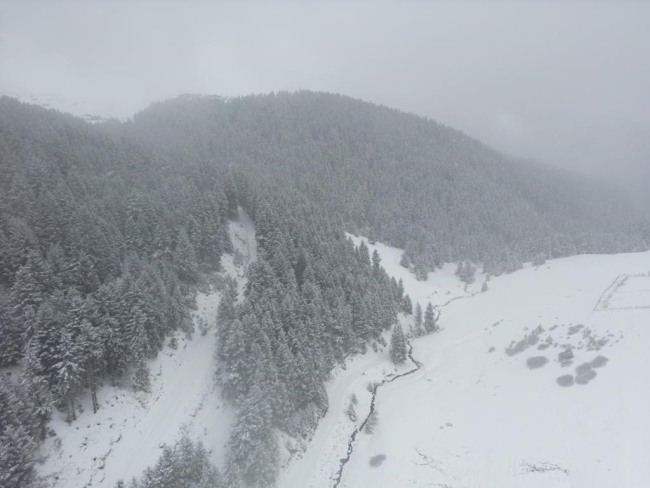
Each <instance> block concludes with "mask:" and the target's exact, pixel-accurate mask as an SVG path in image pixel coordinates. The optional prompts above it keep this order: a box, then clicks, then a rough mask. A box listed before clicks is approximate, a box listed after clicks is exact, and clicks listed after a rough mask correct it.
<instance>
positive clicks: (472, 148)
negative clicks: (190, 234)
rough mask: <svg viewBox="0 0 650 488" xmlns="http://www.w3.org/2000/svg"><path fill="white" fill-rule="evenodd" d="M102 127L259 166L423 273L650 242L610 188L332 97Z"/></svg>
mask: <svg viewBox="0 0 650 488" xmlns="http://www.w3.org/2000/svg"><path fill="white" fill-rule="evenodd" d="M111 130H114V131H116V133H119V134H121V135H123V136H127V137H132V138H134V139H135V140H138V141H142V142H144V143H145V144H146V145H148V146H149V147H150V148H152V149H153V150H156V151H159V152H160V153H161V154H164V155H165V156H166V157H170V158H172V160H174V161H186V162H187V161H194V162H196V161H202V162H208V161H213V162H214V161H220V162H221V164H225V165H234V166H236V167H238V168H248V171H255V172H262V173H263V174H264V175H265V177H266V178H267V179H268V180H270V181H273V182H275V183H276V184H277V185H279V186H282V187H284V188H295V189H297V190H298V191H300V192H301V193H302V194H303V195H305V197H306V198H308V199H309V200H310V201H312V202H314V203H315V204H317V205H318V206H319V208H321V209H322V211H323V212H327V213H330V214H332V215H336V216H338V217H339V218H340V219H341V221H342V223H343V224H344V225H345V226H346V227H347V228H348V230H349V231H355V232H359V233H361V234H363V235H367V236H369V237H371V238H375V239H378V240H381V241H383V242H387V243H390V244H392V245H394V246H397V247H400V248H402V249H406V251H407V254H408V255H409V257H410V258H411V260H412V261H413V263H414V264H415V265H417V267H418V268H420V271H421V274H422V272H423V271H424V270H433V269H434V267H435V266H436V265H439V264H440V263H442V262H450V261H459V260H470V261H473V262H478V263H484V264H485V265H486V266H487V268H488V269H489V270H490V272H492V273H499V272H502V271H509V270H513V269H516V268H517V267H519V266H520V264H521V262H525V261H531V260H538V261H541V260H543V259H544V258H546V257H559V256H567V255H572V254H577V253H593V252H599V253H611V252H621V251H632V250H641V249H645V248H646V246H647V243H646V242H645V241H647V240H648V238H649V235H650V234H649V232H648V228H647V223H646V224H645V225H646V227H645V229H644V228H643V227H641V224H640V223H639V219H638V218H637V216H635V215H634V212H632V211H631V208H632V207H631V206H630V205H629V204H628V202H627V201H626V197H625V196H624V195H623V194H622V193H619V192H615V191H614V190H613V189H612V188H609V187H607V186H605V185H602V184H598V183H596V182H593V181H589V180H587V179H586V178H583V177H580V176H578V175H574V174H571V173H568V172H564V171H561V170H557V169H554V168H551V167H546V166H543V165H541V164H537V163H534V162H529V161H515V160H513V159H512V158H509V157H506V156H504V155H502V154H500V153H498V152H497V151H495V150H493V149H490V148H488V147H486V146H484V145H483V144H481V143H479V142H478V141H476V140H474V139H472V138H470V137H467V136H465V135H464V134H462V133H461V132H459V131H457V130H454V129H451V128H449V127H445V126H443V125H441V124H439V123H436V122H434V121H431V120H428V119H425V118H422V117H418V116H415V115H410V114H405V113H401V112H399V111H397V110H393V109H389V108H386V107H383V106H376V105H373V104H370V103H365V102H361V101H359V100H354V99H351V98H348V97H344V96H340V95H332V94H326V93H313V92H297V93H278V94H270V95H260V96H249V97H242V98H236V99H228V100H226V99H221V98H219V97H192V96H185V97H179V98H177V99H174V100H170V101H166V102H162V103H158V104H154V105H152V106H151V107H150V108H148V109H147V110H144V111H143V112H141V113H139V114H137V115H136V116H135V117H134V119H133V121H132V122H129V123H126V124H123V125H122V126H121V127H115V126H113V127H111ZM549 144H552V141H549Z"/></svg>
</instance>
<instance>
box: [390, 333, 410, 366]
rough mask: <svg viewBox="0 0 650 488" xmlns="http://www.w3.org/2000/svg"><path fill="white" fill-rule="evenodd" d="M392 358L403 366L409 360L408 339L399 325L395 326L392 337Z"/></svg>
mask: <svg viewBox="0 0 650 488" xmlns="http://www.w3.org/2000/svg"><path fill="white" fill-rule="evenodd" d="M390 358H391V359H392V361H393V363H395V364H402V363H403V362H404V361H406V358H407V350H406V337H405V336H404V332H403V331H402V327H401V326H400V325H399V324H397V325H395V327H394V328H393V334H392V335H391V337H390Z"/></svg>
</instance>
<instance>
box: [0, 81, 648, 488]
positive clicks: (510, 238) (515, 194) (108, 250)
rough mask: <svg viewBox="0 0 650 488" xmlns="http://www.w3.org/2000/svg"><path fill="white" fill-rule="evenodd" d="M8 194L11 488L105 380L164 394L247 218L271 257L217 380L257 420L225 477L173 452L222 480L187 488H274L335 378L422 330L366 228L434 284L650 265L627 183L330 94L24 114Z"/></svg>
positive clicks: (222, 319)
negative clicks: (168, 372)
mask: <svg viewBox="0 0 650 488" xmlns="http://www.w3.org/2000/svg"><path fill="white" fill-rule="evenodd" d="M0 176H1V177H0V337H1V341H0V367H3V368H4V367H8V368H12V371H13V372H14V373H15V374H12V375H11V376H8V375H4V374H3V375H2V377H1V378H0V410H1V411H2V415H0V484H2V486H8V487H18V486H29V483H30V482H31V480H32V479H33V476H34V470H33V466H34V463H35V461H36V459H35V452H36V448H37V446H38V443H39V442H40V441H41V440H42V439H43V438H44V437H45V436H46V435H47V434H48V427H47V423H48V419H49V418H50V415H51V412H52V409H53V408H58V409H61V410H62V411H64V412H66V413H67V415H68V418H69V421H70V422H74V421H75V417H76V413H77V409H78V403H77V401H78V398H79V397H80V396H82V395H90V396H92V398H93V408H94V409H98V408H100V403H99V402H98V401H97V398H96V392H97V389H98V387H99V385H100V384H101V383H103V382H111V383H113V384H119V385H122V386H123V387H125V388H127V387H128V388H133V389H137V390H143V391H146V390H147V388H148V382H149V371H148V368H147V365H146V360H147V359H149V358H152V357H154V356H155V355H156V354H157V353H158V352H159V350H160V348H161V347H162V345H163V342H164V340H165V338H166V337H167V336H169V335H170V334H171V333H173V332H174V331H176V330H184V331H189V329H190V328H191V322H190V320H189V308H190V306H191V304H192V302H193V297H194V294H195V292H196V290H197V288H198V287H200V286H202V284H203V283H204V282H205V281H206V279H207V277H208V276H209V275H210V274H212V273H214V272H216V271H218V269H219V267H220V259H221V256H222V255H223V254H224V253H230V252H232V243H231V242H230V240H229V236H228V233H227V224H228V220H229V219H232V218H234V217H235V215H236V214H237V209H238V207H241V208H243V210H245V211H246V212H247V213H248V214H249V215H250V216H251V217H252V218H253V220H254V223H255V228H256V238H257V245H258V249H259V253H258V259H257V262H256V263H255V264H254V265H253V266H252V267H251V269H250V270H249V276H248V287H247V289H246V290H245V297H244V299H243V300H238V299H237V298H238V297H237V296H236V291H235V290H234V288H233V289H230V290H226V292H225V298H224V299H223V300H222V302H221V304H220V308H219V317H218V322H217V336H218V345H219V351H218V358H217V366H218V368H217V377H216V380H217V382H218V384H219V385H220V386H221V388H222V389H223V392H224V395H225V397H226V398H227V399H228V400H229V401H230V402H232V403H233V404H234V405H235V406H236V409H237V412H238V417H237V421H236V424H235V428H234V430H233V433H232V437H231V439H230V442H229V455H228V461H227V465H226V467H225V472H224V473H217V472H216V471H215V470H214V469H212V467H206V466H205V456H204V454H202V451H201V448H200V446H199V447H195V446H193V445H192V444H191V443H190V444H187V443H186V444H185V447H186V448H187V449H186V451H187V452H185V454H182V452H183V449H184V448H183V446H180V447H177V448H176V449H172V448H170V449H169V450H167V451H165V453H164V456H168V457H174V456H175V454H174V453H177V454H178V453H181V454H179V456H180V457H181V458H182V459H181V461H182V462H185V461H183V460H187V459H191V460H193V461H187V462H196V463H198V464H200V465H201V466H202V468H201V470H202V471H201V472H205V476H206V478H205V479H200V480H197V481H196V482H195V481H192V482H191V483H190V482H189V481H188V483H189V484H188V485H187V486H204V485H205V484H206V483H208V481H206V479H207V480H209V483H212V484H214V483H218V484H221V483H226V484H227V485H228V486H242V487H243V486H271V485H272V484H273V482H274V480H275V476H276V474H277V470H278V452H279V446H278V438H277V433H278V431H279V430H280V431H283V432H285V433H287V434H289V435H291V436H294V437H305V436H308V435H309V434H310V433H311V432H312V431H313V429H314V427H315V426H316V424H317V422H318V420H319V418H320V417H321V416H322V415H323V414H324V412H326V411H327V408H328V399H327V394H326V392H325V389H324V386H323V385H324V382H325V381H326V380H327V378H328V377H329V373H330V371H331V370H332V368H333V367H334V366H335V365H336V364H341V363H343V362H344V361H345V359H346V358H347V357H348V356H349V355H351V354H354V353H356V352H359V351H363V350H364V349H365V347H366V345H367V344H368V342H369V341H371V340H379V341H381V339H380V334H381V333H382V332H383V331H386V330H388V329H389V328H390V327H391V326H392V325H393V324H395V322H396V316H397V313H398V312H399V311H407V312H408V309H409V306H408V304H409V303H410V300H408V299H407V297H405V296H404V295H403V288H402V287H400V285H399V284H398V283H396V282H395V280H394V279H389V278H388V276H387V275H386V273H385V272H384V270H383V269H382V267H381V263H380V259H379V256H378V255H377V254H375V255H373V256H370V254H369V252H368V248H367V247H366V246H361V247H358V248H355V247H354V245H353V244H352V242H351V241H349V240H347V239H346V237H345V231H346V230H348V231H356V232H362V233H365V234H366V235H369V236H371V237H374V238H377V239H382V240H385V241H387V242H389V243H392V244H394V245H396V246H399V247H403V248H406V249H407V253H408V256H409V257H410V258H411V260H412V261H413V263H414V264H415V268H416V269H415V271H416V272H417V273H418V274H419V275H423V274H425V271H426V270H432V269H433V268H434V267H435V265H437V264H440V263H442V262H451V261H458V260H468V261H473V262H474V263H483V264H484V265H485V266H486V267H487V268H488V270H490V271H491V272H500V271H504V270H512V269H515V268H516V267H517V266H519V265H520V263H521V262H522V260H530V259H543V258H545V257H548V256H561V255H567V254H572V253H577V252H618V251H631V250H637V249H642V248H643V249H645V247H646V244H645V242H644V239H645V238H647V234H645V235H644V234H643V232H647V228H644V227H643V226H642V225H641V223H640V222H639V221H638V220H636V219H635V218H634V217H633V216H630V215H629V214H628V208H627V207H626V205H625V203H624V201H623V200H622V199H621V197H620V195H616V194H614V193H613V192H612V191H611V190H609V189H607V188H605V187H599V186H596V185H595V184H592V183H590V182H587V181H585V180H582V179H581V178H578V177H576V176H573V175H569V174H564V173H561V172H558V171H555V170H551V169H549V168H545V167H543V166H539V165H534V164H529V163H521V162H513V161H511V160H509V159H508V158H506V157H504V156H502V155H500V154H498V153H497V152H495V151H493V150H491V149H488V148H486V147H485V146H483V145H481V144H480V143H478V142H477V141H474V140H472V139H471V138H468V137H466V136H464V135H463V134H461V133H460V132H458V131H455V130H453V129H450V128H447V127H444V126H441V125H439V124H437V123H435V122H432V121H429V120H425V119H422V118H419V117H415V116H412V115H407V114H403V113H400V112H397V111H394V110H390V109H387V108H385V107H378V106H374V105H371V104H367V103H363V102H360V101H356V100H352V99H349V98H345V97H340V96H337V95H328V94H318V93H309V92H299V93H295V94H278V95H266V96H252V97H244V98H240V99H234V100H224V99H221V98H218V97H207V98H206V97H199V98H195V97H180V98H178V99H175V100H172V101H168V102H164V103H160V104H156V105H154V106H152V107H151V108H149V109H147V110H145V111H144V112H142V113H140V114H137V115H136V116H135V117H134V119H133V121H130V122H126V123H119V122H115V121H113V122H108V123H105V124H101V125H98V126H92V125H88V124H87V123H85V122H83V121H81V120H80V119H76V118H74V117H72V116H68V115H64V114H61V113H58V112H55V111H52V110H45V109H42V108H39V107H34V106H30V105H25V104H22V103H20V102H17V101H15V100H12V99H9V98H6V97H3V98H0ZM406 264H407V265H408V263H406ZM101 408H108V407H105V406H103V405H102V406H101ZM188 446H189V447H188ZM188 450H189V451H188ZM190 451H191V452H190ZM188 452H189V454H188ZM183 456H185V457H183ZM186 458H187V459H186ZM181 461H179V462H181ZM161 462H163V461H161ZM204 468H205V469H204ZM161 469H163V468H161ZM170 469H171V468H170ZM163 470H164V469H163ZM150 475H151V476H153V474H152V473H150ZM150 481H151V480H150V479H144V480H143V481H142V483H143V485H142V486H151V487H153V486H167V485H164V484H159V485H155V484H151V483H150ZM152 483H153V482H152ZM192 483H194V484H192Z"/></svg>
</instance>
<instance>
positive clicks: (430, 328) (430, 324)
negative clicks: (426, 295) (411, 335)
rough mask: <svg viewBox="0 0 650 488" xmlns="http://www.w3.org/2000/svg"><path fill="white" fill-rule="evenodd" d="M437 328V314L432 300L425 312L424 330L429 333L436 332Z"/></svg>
mask: <svg viewBox="0 0 650 488" xmlns="http://www.w3.org/2000/svg"><path fill="white" fill-rule="evenodd" d="M436 330H437V326H436V316H435V313H434V311H433V305H431V302H429V304H428V305H427V309H426V311H425V312H424V331H425V332H426V333H427V334H430V333H431V332H435V331H436Z"/></svg>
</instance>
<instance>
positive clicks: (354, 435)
mask: <svg viewBox="0 0 650 488" xmlns="http://www.w3.org/2000/svg"><path fill="white" fill-rule="evenodd" d="M468 286H469V285H465V289H464V291H465V293H467V294H468V295H467V296H458V297H455V298H452V299H451V300H449V301H448V302H446V303H444V304H442V305H436V306H434V307H433V309H434V310H435V311H436V312H438V316H437V317H436V323H438V322H439V321H440V317H441V316H442V310H440V309H441V308H444V307H446V306H447V305H449V304H450V303H452V302H455V301H456V300H461V299H464V298H471V297H473V296H474V294H473V293H470V292H468V291H467V288H468ZM408 358H409V359H410V360H411V362H412V363H413V364H415V368H413V369H410V370H409V371H407V372H405V373H401V374H398V375H396V376H388V377H386V378H384V379H383V381H382V382H381V383H378V384H376V385H375V386H374V387H373V388H372V399H371V401H370V410H369V411H368V415H366V417H365V418H364V419H363V422H361V425H359V426H358V427H357V428H356V429H354V432H352V434H350V438H349V439H348V452H347V454H346V456H345V457H344V458H341V460H340V463H339V469H338V471H337V473H336V476H335V477H334V485H333V488H338V486H339V484H340V483H341V480H342V479H343V470H344V469H345V465H346V464H348V462H349V461H350V458H351V457H352V453H353V452H354V444H355V442H356V440H357V435H359V432H361V431H363V429H364V428H365V427H366V424H367V423H368V420H369V419H370V417H371V415H372V414H373V413H374V411H375V400H376V399H377V392H378V391H379V388H381V387H382V386H384V385H387V384H388V383H392V382H393V381H395V380H398V379H400V378H403V377H404V376H409V375H411V374H413V373H416V372H417V371H420V369H421V368H422V363H420V362H419V361H418V360H417V359H415V358H414V357H413V345H412V344H411V341H408Z"/></svg>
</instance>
